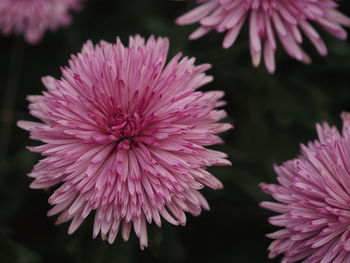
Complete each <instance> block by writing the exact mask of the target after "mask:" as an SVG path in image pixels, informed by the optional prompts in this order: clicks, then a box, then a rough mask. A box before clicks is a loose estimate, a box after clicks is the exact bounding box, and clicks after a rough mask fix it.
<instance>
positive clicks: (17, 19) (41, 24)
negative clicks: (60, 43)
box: [0, 0, 83, 44]
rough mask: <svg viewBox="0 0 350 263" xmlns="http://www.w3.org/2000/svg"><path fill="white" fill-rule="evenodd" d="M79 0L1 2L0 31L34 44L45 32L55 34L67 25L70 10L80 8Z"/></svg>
mask: <svg viewBox="0 0 350 263" xmlns="http://www.w3.org/2000/svg"><path fill="white" fill-rule="evenodd" d="M82 1H83V0H1V1H0V31H1V32H2V33H3V34H5V35H8V34H12V33H13V34H16V35H23V36H24V38H25V39H26V41H27V42H28V43H30V44H37V43H38V42H39V41H40V40H41V39H42V37H43V35H44V33H45V31H46V30H51V31H55V30H57V29H58V28H59V27H60V26H67V25H69V24H70V23H71V16H70V14H69V12H70V10H74V11H77V10H79V9H80V7H81V6H80V3H81V2H82Z"/></svg>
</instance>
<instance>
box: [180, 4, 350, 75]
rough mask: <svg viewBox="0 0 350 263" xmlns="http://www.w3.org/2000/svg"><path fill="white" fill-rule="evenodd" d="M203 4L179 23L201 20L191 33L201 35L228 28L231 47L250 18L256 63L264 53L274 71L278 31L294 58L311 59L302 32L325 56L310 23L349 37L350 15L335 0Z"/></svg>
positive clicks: (227, 46)
mask: <svg viewBox="0 0 350 263" xmlns="http://www.w3.org/2000/svg"><path fill="white" fill-rule="evenodd" d="M197 2H198V3H199V6H198V7H196V8H195V9H193V10H192V11H190V12H188V13H186V14H185V15H183V16H181V17H179V18H178V19H177V20H176V23H177V24H179V25H187V24H192V23H196V22H199V23H200V27H199V28H198V29H197V30H196V31H194V32H193V33H192V34H191V35H190V39H197V38H200V37H202V36H203V35H205V34H207V33H208V32H209V31H211V30H213V29H214V30H216V31H217V32H226V35H225V38H224V41H223V47H224V48H229V47H231V46H232V45H233V44H234V42H235V41H236V39H237V36H238V34H239V32H240V31H241V29H242V26H243V24H244V22H245V21H246V20H249V37H250V52H251V56H252V62H253V65H254V66H256V67H257V66H258V65H259V64H260V61H261V56H262V54H263V57H264V62H265V66H266V68H267V70H268V71H269V72H270V73H273V72H274V71H275V51H276V49H277V44H276V35H277V37H278V38H279V40H280V42H281V43H282V45H283V47H284V49H285V51H286V52H287V53H288V54H289V55H290V56H291V57H292V58H294V59H297V60H299V61H301V62H304V63H310V62H311V59H310V57H309V56H308V55H307V54H306V53H305V52H304V51H303V49H302V48H301V44H302V43H303V37H302V33H304V35H305V36H306V37H307V38H308V39H309V40H310V41H311V43H312V44H313V45H314V46H315V47H316V49H317V50H318V52H319V53H320V54H321V55H323V56H325V55H327V48H326V45H325V44H324V42H323V40H322V38H321V37H320V35H319V34H318V33H317V31H316V30H315V29H314V27H313V26H312V25H311V24H310V23H309V22H310V21H312V22H314V23H315V24H318V25H319V26H321V27H322V28H324V29H325V30H326V31H328V32H329V33H330V34H332V35H334V36H335V37H337V38H340V39H346V38H347V33H346V31H345V30H344V29H343V28H342V26H350V18H348V17H346V16H345V15H343V14H341V13H340V12H339V11H337V9H336V8H337V7H338V5H337V4H336V3H335V2H334V1H333V0H197Z"/></svg>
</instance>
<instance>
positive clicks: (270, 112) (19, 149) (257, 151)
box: [0, 0, 350, 263]
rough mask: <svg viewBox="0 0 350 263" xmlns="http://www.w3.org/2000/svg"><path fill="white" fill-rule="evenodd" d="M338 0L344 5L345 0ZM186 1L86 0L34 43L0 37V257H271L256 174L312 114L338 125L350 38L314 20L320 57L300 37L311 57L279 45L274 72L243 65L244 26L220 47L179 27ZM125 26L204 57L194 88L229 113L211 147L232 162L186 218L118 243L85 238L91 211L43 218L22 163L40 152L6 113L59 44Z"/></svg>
mask: <svg viewBox="0 0 350 263" xmlns="http://www.w3.org/2000/svg"><path fill="white" fill-rule="evenodd" d="M340 4H341V10H342V11H343V12H344V13H346V14H348V15H349V14H350V3H349V1H341V3H340ZM190 6H191V3H189V2H187V1H183V2H178V1H177V2H176V1H170V0H169V1H168V0H128V1H112V0H87V1H86V4H85V8H84V10H83V11H82V12H81V13H79V14H76V15H74V22H73V24H72V26H70V27H68V28H65V29H61V30H59V31H58V32H57V33H48V34H46V36H45V38H44V41H42V43H41V44H40V45H37V46H29V45H26V44H25V43H24V41H23V40H22V39H21V38H15V37H0V87H1V89H0V96H1V100H2V105H1V110H2V112H1V115H2V116H3V117H2V123H1V140H2V142H3V144H4V145H3V146H2V147H1V152H2V156H1V159H0V262H4V263H17V262H18V263H37V262H38V263H39V262H42V263H43V262H45V263H46V262H50V263H56V262H57V263H58V262H65V263H73V262H74V263H80V262H84V263H99V262H101V263H102V262H103V263H109V262H111V263H112V262H113V263H114V262H121V263H132V262H142V263H146V262H152V263H156V262H161V263H167V262H174V263H175V262H239V263H241V262H247V263H255V262H257V263H260V262H278V260H275V261H269V260H268V258H267V251H266V249H267V246H268V244H269V242H270V241H269V240H268V239H267V238H265V234H266V233H268V232H271V231H274V230H276V229H277V228H274V227H272V226H270V225H269V224H268V223H267V217H268V216H271V215H273V213H270V212H268V211H264V210H263V209H261V208H259V207H258V203H259V202H260V201H262V200H268V199H269V197H268V196H266V195H265V194H263V193H262V192H261V190H260V189H259V187H258V184H259V182H261V181H265V182H275V174H274V172H273V169H272V165H273V164H274V163H281V162H283V161H285V160H288V159H291V158H294V157H295V156H296V155H297V153H298V149H299V143H300V142H307V141H308V140H313V139H315V138H316V133H315V129H314V125H315V123H316V122H321V121H329V122H331V123H332V124H337V125H339V124H340V119H339V114H340V113H341V111H343V110H350V42H349V41H348V42H345V41H339V40H337V39H335V38H333V37H331V36H329V35H328V34H324V31H322V30H320V33H321V34H322V36H323V37H324V39H325V41H326V43H327V46H328V48H329V56H328V57H326V58H321V57H320V56H319V55H318V54H316V52H315V51H314V49H313V47H311V45H310V43H305V45H304V47H305V49H306V51H308V53H310V55H311V56H312V57H313V59H314V61H313V64H311V65H309V66H305V65H302V64H300V63H299V62H296V61H293V60H292V59H291V58H289V57H288V56H287V55H285V53H284V52H283V51H282V48H281V47H279V50H278V52H277V72H276V73H275V75H269V74H267V72H266V70H265V69H264V68H263V67H261V68H260V69H254V68H253V67H252V66H251V62H250V54H249V50H248V36H247V30H246V29H247V28H245V29H244V30H243V33H241V35H240V36H239V38H238V41H237V43H236V44H235V45H234V47H232V48H230V49H229V50H223V49H221V41H222V38H223V35H218V34H216V33H210V34H209V35H208V36H206V37H204V38H202V39H200V40H197V41H194V42H189V41H187V36H188V35H189V33H190V32H191V31H192V30H194V29H195V28H196V26H188V27H180V26H176V25H174V23H173V21H174V20H175V18H176V17H177V16H179V15H181V14H183V13H184V12H185V11H186V10H188V8H189V7H190ZM136 33H140V34H141V35H142V36H145V37H148V36H149V35H151V34H155V35H156V36H158V35H160V36H167V37H169V38H170V40H171V50H170V56H173V55H175V54H176V53H177V52H179V51H183V53H184V54H185V55H188V56H194V57H196V58H197V62H198V63H207V62H208V63H211V64H212V65H213V69H212V70H210V71H209V73H210V74H211V75H214V77H215V80H214V82H212V83H210V84H209V85H207V86H206V87H204V89H205V90H213V89H220V90H224V91H225V93H226V97H225V99H226V100H227V101H228V103H229V104H228V106H226V110H227V111H228V115H229V117H228V119H229V121H231V122H232V123H233V124H234V125H235V129H234V130H231V131H229V132H227V133H225V134H223V135H222V136H223V138H224V139H225V142H226V144H225V145H220V146H217V147H216V148H219V149H220V150H222V151H224V152H226V153H228V154H229V158H230V160H231V161H232V162H233V164H234V165H233V167H215V168H212V169H210V170H211V172H213V173H214V174H215V175H216V176H217V177H218V178H219V179H220V180H221V181H222V182H223V183H224V186H225V188H224V189H223V190H221V191H214V190H210V189H204V190H203V191H202V192H203V193H204V195H205V197H206V198H207V200H208V201H209V204H210V206H211V211H210V212H204V213H203V214H202V215H201V216H199V217H193V216H191V215H188V223H187V226H186V227H175V226H172V225H170V224H168V223H166V222H163V226H162V228H160V229H159V228H157V227H155V226H153V225H152V226H149V233H148V234H149V248H148V249H145V251H140V249H139V245H138V240H137V238H136V237H135V235H134V234H132V235H131V240H130V241H129V242H127V243H124V242H123V241H122V240H121V238H120V237H118V238H117V240H116V242H115V244H113V245H109V244H108V243H107V242H103V241H101V240H100V239H99V238H97V239H96V240H93V239H92V225H93V220H92V216H91V215H90V217H89V219H88V220H87V221H86V222H85V223H83V224H82V226H81V227H80V228H79V229H78V231H77V232H76V233H75V234H73V235H71V236H69V235H68V234H67V229H68V224H64V225H61V226H54V222H55V219H56V218H57V217H51V218H49V217H47V216H46V212H47V211H48V210H49V205H48V204H47V199H48V197H49V194H50V192H51V191H52V190H49V191H48V193H46V192H44V191H38V190H30V189H29V188H28V185H29V183H30V181H31V179H29V178H27V176H26V173H28V172H29V171H30V170H31V168H32V167H33V165H34V164H35V163H36V162H37V160H38V159H39V158H40V156H39V155H37V154H34V153H30V152H29V151H28V150H26V149H25V146H27V145H34V144H35V142H33V141H31V140H29V138H28V134H27V132H25V131H22V130H20V129H18V128H17V127H16V126H15V121H16V120H19V119H28V120H33V118H32V117H31V116H29V114H28V112H27V106H28V103H27V101H26V99H25V97H26V95H27V94H39V93H41V92H42V91H43V88H44V87H43V85H42V84H41V82H40V78H41V77H42V76H45V75H52V76H54V77H56V78H59V77H60V71H59V67H60V66H64V65H66V64H67V62H68V59H69V57H70V54H73V53H77V52H78V51H79V50H80V48H81V46H82V44H83V43H84V42H85V41H86V40H87V39H91V40H93V42H94V43H96V42H98V41H99V40H100V39H104V40H107V41H114V40H115V37H116V36H117V35H119V36H120V37H121V39H122V40H123V41H124V43H127V40H128V36H129V35H130V34H136ZM16 88H17V89H18V91H17V92H16ZM8 92H9V93H10V96H9V97H10V98H11V97H13V98H14V105H13V107H12V105H11V104H12V103H11V100H6V101H4V100H3V98H4V96H5V94H6V93H8ZM4 108H6V111H5V112H4ZM11 116H13V119H11ZM6 148H8V149H6Z"/></svg>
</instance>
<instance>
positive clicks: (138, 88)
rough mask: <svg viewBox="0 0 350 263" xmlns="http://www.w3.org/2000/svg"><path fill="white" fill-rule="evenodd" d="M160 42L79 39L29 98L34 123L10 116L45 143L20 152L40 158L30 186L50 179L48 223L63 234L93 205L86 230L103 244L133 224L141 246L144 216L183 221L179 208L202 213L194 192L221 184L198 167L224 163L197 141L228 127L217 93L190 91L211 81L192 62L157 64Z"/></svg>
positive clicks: (162, 60)
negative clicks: (61, 227)
mask: <svg viewBox="0 0 350 263" xmlns="http://www.w3.org/2000/svg"><path fill="white" fill-rule="evenodd" d="M168 46H169V42H168V39H166V38H158V39H155V38H154V37H151V38H149V39H148V40H147V41H145V39H143V38H141V37H139V36H136V37H131V38H130V44H129V47H125V46H123V44H122V43H121V42H120V40H119V39H118V40H117V43H116V44H110V43H107V42H104V41H102V42H101V43H100V44H99V45H96V46H95V47H94V46H93V44H92V43H91V42H90V41H88V42H87V43H86V44H85V45H84V47H83V49H82V52H81V53H80V54H78V55H76V56H72V58H71V60H70V62H69V67H66V68H63V69H62V74H63V77H62V79H61V80H55V79H54V78H52V77H45V78H43V83H44V85H45V86H46V88H47V91H46V92H44V94H43V95H42V96H30V97H29V101H30V102H31V104H30V106H29V109H30V113H31V114H32V115H33V116H35V117H37V118H39V119H41V120H42V121H43V123H37V122H28V121H20V122H19V123H18V125H19V126H20V127H21V128H23V129H25V130H28V131H30V133H31V137H32V138H33V139H36V140H40V141H42V142H44V143H45V144H44V145H42V146H38V147H32V148H30V149H31V150H32V151H34V152H39V153H41V154H42V155H43V156H46V158H45V159H43V160H41V161H40V162H39V163H38V164H37V165H36V166H35V167H34V170H33V171H32V172H31V173H30V174H29V176H30V177H33V178H35V181H34V182H33V183H32V184H31V187H32V188H44V189H45V188H48V187H51V186H54V185H59V188H58V189H57V190H56V191H55V192H54V193H53V195H52V196H51V197H50V198H49V203H50V204H52V205H54V207H53V208H52V210H50V211H49V213H48V214H49V215H50V216H51V215H54V214H58V213H61V215H60V216H59V218H58V220H57V223H58V224H61V223H63V222H66V221H68V220H71V219H73V220H72V222H71V224H70V228H69V233H73V232H74V231H75V230H76V229H77V228H78V227H79V225H80V224H81V223H82V222H83V221H84V219H85V218H86V217H87V216H88V215H89V214H90V213H91V212H92V211H95V212H96V213H95V222H94V230H93V236H94V237H96V236H97V235H98V234H99V232H101V236H102V238H103V239H108V241H109V242H110V243H113V242H114V240H115V238H116V235H117V233H118V231H119V229H120V231H121V233H122V236H123V238H124V240H127V239H128V237H129V233H130V229H131V227H132V226H133V228H134V230H135V232H136V234H137V236H138V237H139V239H140V245H141V248H143V247H145V246H147V226H146V222H148V223H151V222H152V221H154V222H155V223H156V224H157V225H158V226H160V225H161V217H163V218H164V219H165V220H167V221H168V222H170V223H172V224H175V225H178V224H181V225H185V223H186V216H185V212H189V213H191V214H192V215H199V214H200V213H201V210H202V209H209V207H208V204H207V202H206V200H205V199H204V197H203V196H202V195H201V194H200V192H199V189H201V188H203V187H204V185H206V186H209V187H211V188H213V189H219V188H221V187H222V184H221V183H220V182H219V181H218V180H217V179H216V178H215V177H214V176H212V175H211V174H210V173H209V172H207V171H206V167H208V166H212V165H230V162H229V161H228V160H226V159H225V158H226V154H224V153H221V152H218V151H215V150H210V149H206V148H205V147H204V146H208V145H213V144H216V143H220V142H221V139H220V138H219V137H218V136H217V135H215V134H217V133H220V132H223V131H226V130H228V129H230V128H231V127H232V126H231V125H230V124H227V123H217V121H219V120H220V119H222V118H224V117H225V116H226V113H225V111H223V110H217V109H215V108H216V107H219V106H222V105H224V102H223V101H221V100H220V98H221V97H222V96H223V92H221V91H211V92H200V91H196V89H198V88H199V87H201V86H203V85H205V84H207V83H208V82H210V81H212V77H211V76H207V75H206V74H205V73H204V72H205V71H206V70H208V69H209V68H210V65H209V64H203V65H199V66H195V65H194V62H195V59H194V58H187V57H185V58H182V59H181V54H178V55H176V56H175V57H174V58H173V59H172V60H171V61H170V62H169V63H167V65H166V61H167V54H168Z"/></svg>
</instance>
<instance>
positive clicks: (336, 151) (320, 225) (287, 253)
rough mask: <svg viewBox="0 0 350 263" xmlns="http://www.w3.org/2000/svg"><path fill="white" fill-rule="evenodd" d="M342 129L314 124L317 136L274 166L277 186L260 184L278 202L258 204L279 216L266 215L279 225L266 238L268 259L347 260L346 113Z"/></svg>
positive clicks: (349, 141) (349, 156)
mask: <svg viewBox="0 0 350 263" xmlns="http://www.w3.org/2000/svg"><path fill="white" fill-rule="evenodd" d="M342 119H343V130H342V132H341V133H340V132H339V131H338V129H337V128H336V127H333V126H329V125H328V124H327V123H324V124H322V125H317V133H318V137H319V140H318V141H315V142H313V143H312V142H310V143H309V144H308V145H307V146H305V145H301V152H302V154H301V156H300V157H298V158H297V159H295V160H291V161H287V162H286V163H284V164H283V165H281V166H276V167H275V170H276V173H277V174H278V177H277V180H278V182H279V185H275V184H264V183H263V184H261V187H262V189H263V190H264V191H265V192H266V193H268V194H270V195H271V196H272V197H273V198H274V199H276V200H277V201H278V202H277V203H275V202H262V203H261V206H262V207H264V208H267V209H269V210H272V211H274V212H277V213H281V215H278V216H273V217H271V218H270V219H269V221H270V223H271V224H272V225H275V226H280V227H283V229H282V230H279V231H277V232H275V233H272V234H269V235H268V237H270V238H272V239H276V240H275V241H273V242H272V243H271V245H270V247H269V250H270V257H271V258H273V257H275V256H277V255H280V254H283V260H282V262H284V263H289V262H296V261H299V260H304V261H303V262H314V263H316V262H322V263H329V262H332V263H345V262H350V210H349V207H350V114H349V113H343V114H342Z"/></svg>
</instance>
